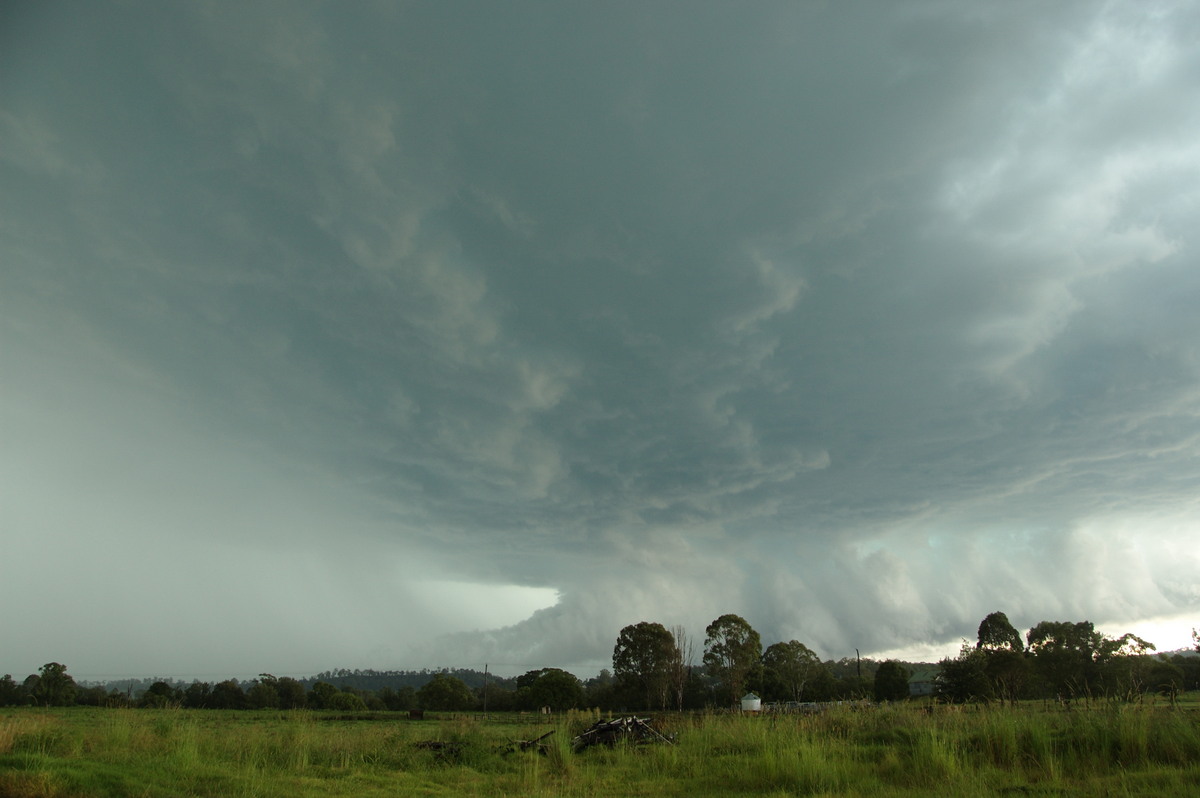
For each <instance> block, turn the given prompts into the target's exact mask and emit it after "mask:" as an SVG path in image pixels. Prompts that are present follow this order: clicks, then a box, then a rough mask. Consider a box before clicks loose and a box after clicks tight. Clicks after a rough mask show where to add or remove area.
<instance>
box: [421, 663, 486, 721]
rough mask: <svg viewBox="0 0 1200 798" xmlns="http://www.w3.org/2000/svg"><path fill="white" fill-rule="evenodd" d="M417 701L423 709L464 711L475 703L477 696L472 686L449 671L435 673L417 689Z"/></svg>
mask: <svg viewBox="0 0 1200 798" xmlns="http://www.w3.org/2000/svg"><path fill="white" fill-rule="evenodd" d="M417 701H418V702H419V703H420V704H421V707H422V708H423V709H433V710H445V711H451V712H454V711H462V710H466V709H470V708H471V707H473V706H474V705H475V696H474V695H473V694H472V693H471V688H469V687H467V685H466V684H465V683H464V682H463V680H462V679H459V678H458V677H457V676H451V675H449V674H447V673H435V674H434V675H433V678H432V679H430V680H429V681H428V682H426V683H425V684H424V685H423V686H422V687H421V689H420V690H418V691H417Z"/></svg>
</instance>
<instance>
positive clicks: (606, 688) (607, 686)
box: [583, 668, 619, 709]
mask: <svg viewBox="0 0 1200 798" xmlns="http://www.w3.org/2000/svg"><path fill="white" fill-rule="evenodd" d="M583 691H584V701H585V703H586V704H587V705H588V706H589V707H599V708H600V709H616V708H617V707H618V706H619V705H618V703H617V701H618V697H617V691H616V677H614V676H613V673H612V671H610V670H609V669H608V668H601V669H600V673H598V674H596V675H595V676H593V677H592V678H591V679H588V680H587V681H586V682H585V683H584V685H583Z"/></svg>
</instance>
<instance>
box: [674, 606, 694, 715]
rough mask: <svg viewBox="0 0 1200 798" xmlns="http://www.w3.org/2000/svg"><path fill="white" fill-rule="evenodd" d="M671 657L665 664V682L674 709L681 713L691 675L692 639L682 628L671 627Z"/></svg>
mask: <svg viewBox="0 0 1200 798" xmlns="http://www.w3.org/2000/svg"><path fill="white" fill-rule="evenodd" d="M670 631H671V643H672V645H671V657H670V661H669V662H668V664H667V682H668V684H669V685H670V693H671V696H672V698H674V703H675V708H676V709H678V710H679V711H680V712H682V711H683V699H684V694H685V693H686V692H687V684H688V678H689V677H690V676H691V673H692V657H693V656H694V654H695V652H694V651H693V650H692V639H691V637H689V636H688V633H687V631H686V630H685V629H684V628H683V627H682V626H672V627H671V629H670Z"/></svg>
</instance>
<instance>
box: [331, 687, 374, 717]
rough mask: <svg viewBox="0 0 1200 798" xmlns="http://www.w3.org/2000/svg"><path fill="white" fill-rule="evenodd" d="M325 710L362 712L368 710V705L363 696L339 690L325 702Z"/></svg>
mask: <svg viewBox="0 0 1200 798" xmlns="http://www.w3.org/2000/svg"><path fill="white" fill-rule="evenodd" d="M325 708H326V709H336V710H337V711H339V712H362V711H364V710H365V709H366V708H367V704H366V702H364V701H363V700H362V697H361V696H359V695H357V694H355V693H349V692H346V691H345V690H339V691H338V692H336V693H334V694H333V695H331V696H330V697H329V698H328V699H327V700H326V701H325Z"/></svg>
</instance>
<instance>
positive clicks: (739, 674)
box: [704, 614, 762, 704]
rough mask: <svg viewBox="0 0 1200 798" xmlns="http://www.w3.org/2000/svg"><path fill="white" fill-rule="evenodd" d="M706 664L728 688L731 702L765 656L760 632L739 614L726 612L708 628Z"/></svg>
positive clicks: (736, 697) (739, 695) (713, 674)
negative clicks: (763, 655)
mask: <svg viewBox="0 0 1200 798" xmlns="http://www.w3.org/2000/svg"><path fill="white" fill-rule="evenodd" d="M704 634H705V638H704V665H705V667H706V668H707V669H708V672H709V673H710V674H711V675H712V676H713V677H715V678H716V679H718V680H719V681H720V683H721V685H722V687H723V688H724V692H725V695H724V698H725V702H726V703H727V704H731V703H733V702H734V701H736V700H738V699H739V698H740V697H741V695H742V691H743V690H744V689H745V687H746V683H747V681H748V680H749V679H750V678H751V677H752V676H754V675H756V674H755V672H756V670H757V669H758V668H759V666H760V660H761V659H762V641H761V640H760V639H759V636H758V632H756V631H754V628H753V627H752V626H750V624H749V623H747V622H746V619H745V618H742V617H741V616H739V615H733V614H727V615H722V616H721V617H720V618H717V619H716V620H715V621H713V622H712V623H710V624H709V625H708V626H707V627H706V628H705V630H704Z"/></svg>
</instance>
